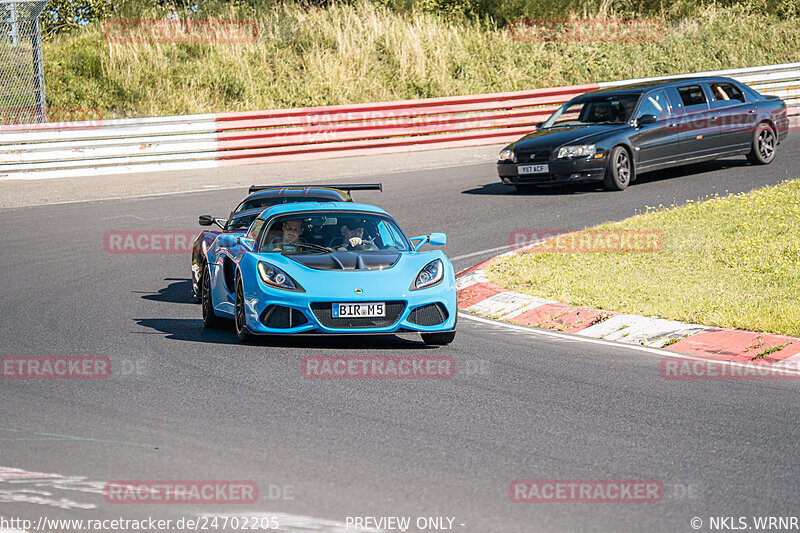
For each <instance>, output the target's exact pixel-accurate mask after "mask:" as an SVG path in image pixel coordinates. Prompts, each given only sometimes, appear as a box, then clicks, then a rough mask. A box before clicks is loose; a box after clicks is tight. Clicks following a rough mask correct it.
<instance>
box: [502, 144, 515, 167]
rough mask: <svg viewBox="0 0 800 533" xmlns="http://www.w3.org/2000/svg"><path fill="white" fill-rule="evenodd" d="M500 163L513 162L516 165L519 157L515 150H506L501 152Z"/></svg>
mask: <svg viewBox="0 0 800 533" xmlns="http://www.w3.org/2000/svg"><path fill="white" fill-rule="evenodd" d="M500 161H511V162H512V163H516V162H517V156H516V154H515V153H514V150H512V149H510V148H506V149H505V150H503V151H502V152H500Z"/></svg>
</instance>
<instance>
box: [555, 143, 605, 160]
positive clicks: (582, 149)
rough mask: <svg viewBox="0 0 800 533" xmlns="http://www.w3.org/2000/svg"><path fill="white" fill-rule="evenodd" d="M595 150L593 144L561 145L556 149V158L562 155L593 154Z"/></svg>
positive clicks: (560, 157)
mask: <svg viewBox="0 0 800 533" xmlns="http://www.w3.org/2000/svg"><path fill="white" fill-rule="evenodd" d="M595 152H597V147H596V146H595V145H593V144H582V145H580V146H562V147H561V148H560V149H559V150H558V158H559V159H562V158H564V157H583V156H587V155H594V154H595Z"/></svg>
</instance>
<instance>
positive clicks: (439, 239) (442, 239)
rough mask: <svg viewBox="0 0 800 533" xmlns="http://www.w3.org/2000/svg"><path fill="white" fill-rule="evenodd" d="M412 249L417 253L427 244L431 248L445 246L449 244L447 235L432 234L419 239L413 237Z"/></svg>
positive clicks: (421, 236)
mask: <svg viewBox="0 0 800 533" xmlns="http://www.w3.org/2000/svg"><path fill="white" fill-rule="evenodd" d="M409 240H410V241H411V248H412V249H413V250H414V251H415V252H416V251H417V250H419V249H420V248H422V245H423V244H425V243H426V242H427V243H428V244H430V245H431V246H444V245H445V244H447V235H445V234H444V233H431V234H430V235H420V236H419V237H411V238H410V239H409Z"/></svg>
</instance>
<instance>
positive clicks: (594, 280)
mask: <svg viewBox="0 0 800 533" xmlns="http://www.w3.org/2000/svg"><path fill="white" fill-rule="evenodd" d="M595 229H598V230H619V229H625V230H659V231H661V232H662V235H663V248H662V249H661V250H660V251H658V252H650V253H606V252H595V253H522V254H517V255H513V256H510V258H509V259H506V260H503V261H500V262H498V263H495V264H493V265H492V266H491V267H490V268H489V269H488V270H487V275H488V277H489V279H491V280H492V281H494V282H495V283H498V284H500V285H502V286H503V287H505V288H507V289H511V290H514V291H518V292H523V293H526V294H531V295H534V296H539V297H542V298H548V299H552V300H556V301H559V302H565V303H569V304H572V305H587V306H591V307H595V308H600V309H606V310H612V311H619V312H623V313H633V314H639V315H646V316H657V317H660V318H667V319H671V320H681V321H684V322H691V323H697V324H705V325H711V326H723V327H731V328H738V329H747V330H754V331H765V332H770V333H783V334H786V335H795V336H800V180H792V181H786V182H783V183H782V184H780V185H777V186H774V187H766V188H763V189H758V190H755V191H752V192H750V193H748V194H740V195H729V196H724V197H720V196H712V197H710V198H708V199H705V200H703V201H696V202H695V201H689V202H687V204H685V205H682V206H675V205H673V206H669V207H667V208H665V207H664V206H655V207H648V208H647V210H646V211H645V212H644V213H641V214H638V215H636V216H633V217H631V218H628V219H625V220H623V221H620V222H616V223H609V224H603V225H600V226H597V228H595Z"/></svg>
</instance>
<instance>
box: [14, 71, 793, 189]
mask: <svg viewBox="0 0 800 533" xmlns="http://www.w3.org/2000/svg"><path fill="white" fill-rule="evenodd" d="M708 75H720V76H730V77H733V78H735V79H738V80H740V81H742V82H744V83H747V84H748V85H750V86H751V87H753V88H754V89H756V90H757V91H759V92H761V93H763V94H775V95H777V96H779V97H781V98H783V99H784V100H786V101H787V104H788V105H789V106H790V107H794V108H795V109H791V110H790V116H791V117H792V120H793V126H794V127H800V63H789V64H783V65H769V66H761V67H751V68H743V69H732V70H722V71H714V72H698V73H694V74H687V75H684V76H665V77H661V78H646V80H651V79H654V80H655V79H670V78H676V77H686V76H692V77H694V76H708ZM636 81H645V79H642V80H623V81H614V82H606V83H599V84H588V85H577V86H570V87H555V88H549V89H536V90H531V91H518V92H509V93H494V94H483V95H472V96H458V97H447V98H430V99H423V100H401V101H394V102H380V103H368V104H356V105H343V106H325V107H309V108H298V109H278V110H271V111H255V112H241V113H222V114H203V115H186V116H173V117H154V118H139V119H116V120H98V121H82V122H65V123H55V124H54V123H44V124H27V125H9V126H0V181H2V180H12V179H14V180H17V179H46V178H58V177H71V176H86V175H106V174H119V173H128V172H153V171H159V170H188V169H198V168H215V167H219V166H227V165H241V164H254V163H264V162H276V161H296V160H302V159H318V158H330V157H342V156H356V155H369V154H377V153H389V152H411V151H417V150H429V149H432V148H452V147H461V146H478V145H485V144H500V143H505V142H511V141H513V140H516V139H518V138H519V137H520V136H522V135H524V134H525V133H528V132H530V131H531V130H532V129H533V126H534V124H536V123H537V122H539V121H541V120H544V119H545V118H546V117H547V116H549V115H550V114H551V113H552V112H553V111H554V110H555V109H556V108H557V107H558V106H559V105H560V104H563V103H564V102H566V101H567V100H569V99H570V98H572V97H574V96H576V95H578V94H582V93H584V92H587V91H591V90H595V89H598V88H604V87H613V86H617V85H622V84H627V83H631V82H636Z"/></svg>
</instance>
